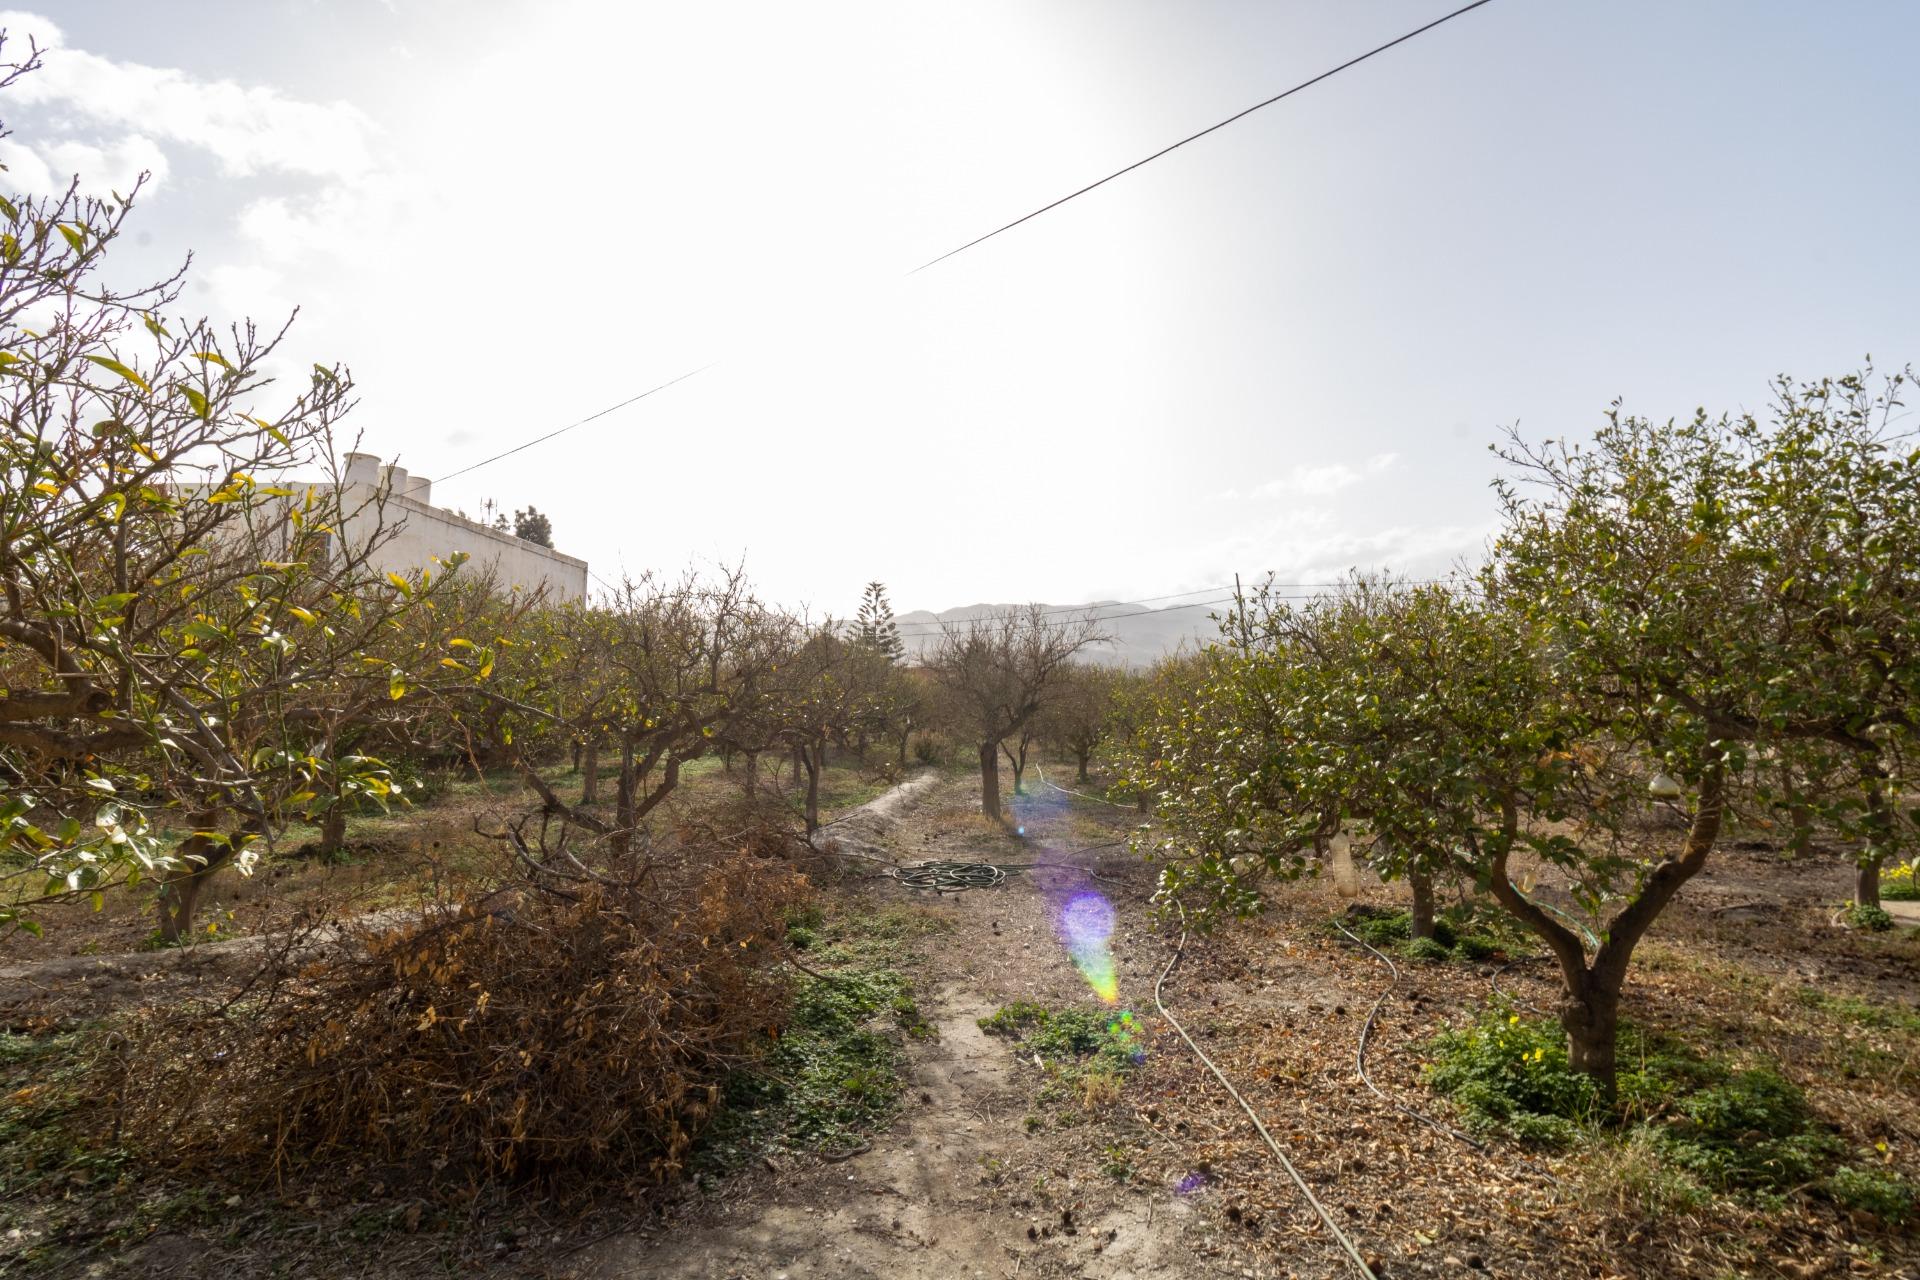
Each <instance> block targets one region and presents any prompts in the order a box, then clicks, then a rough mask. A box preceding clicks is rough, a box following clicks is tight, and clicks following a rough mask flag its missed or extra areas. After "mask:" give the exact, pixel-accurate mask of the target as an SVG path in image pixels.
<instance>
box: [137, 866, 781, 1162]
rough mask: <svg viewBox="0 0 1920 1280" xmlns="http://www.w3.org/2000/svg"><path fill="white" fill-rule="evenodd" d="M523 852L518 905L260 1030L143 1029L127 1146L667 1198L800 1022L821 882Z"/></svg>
mask: <svg viewBox="0 0 1920 1280" xmlns="http://www.w3.org/2000/svg"><path fill="white" fill-rule="evenodd" d="M515 834H516V843H518V845H519V852H520V858H519V861H520V863H521V864H522V871H523V874H522V875H520V876H519V877H517V879H516V881H515V882H514V883H513V884H511V885H505V886H502V887H501V888H500V889H497V890H496V891H495V892H493V893H491V894H488V895H486V896H484V897H482V898H477V899H471V900H469V901H467V902H466V903H463V904H460V905H457V906H445V907H441V908H437V909H434V910H430V911H429V912H427V913H426V914H425V915H423V916H422V918H421V919H420V920H418V921H417V922H415V923H413V924H409V925H407V926H405V927H401V928H396V929H390V930H387V931H385V932H379V933H364V934H362V935H360V936H358V937H356V938H353V939H351V940H349V941H348V942H346V943H343V944H341V945H339V946H337V947H335V948H334V949H333V950H332V951H331V952H330V953H329V954H327V955H326V956H325V957H324V958H322V959H320V960H319V961H317V962H315V963H312V964H309V965H308V966H307V967H306V968H305V969H304V970H303V971H302V972H301V973H300V974H299V975H298V976H297V977H296V978H295V979H293V980H291V981H288V982H286V983H283V984H281V985H280V986H279V987H278V988H277V989H276V990H275V991H274V993H273V994H272V995H271V996H270V997H269V998H265V999H263V1000H262V1001H261V1002H260V1003H259V1004H258V1006H257V1007H255V1008H253V1009H251V1010H247V1011H245V1012H244V1013H241V1012H238V1011H236V1012H229V1014H228V1015H227V1016H225V1017H216V1016H209V1015H207V1014H205V1013H202V1014H199V1015H189V1014H187V1013H184V1012H181V1011H174V1012H172V1013H154V1014H149V1015H147V1016H146V1017H144V1018H142V1019H140V1020H138V1021H137V1022H136V1023H135V1024H134V1025H133V1026H132V1027H131V1028H130V1029H129V1030H128V1033H127V1035H128V1039H127V1041H126V1042H125V1045H124V1051H123V1052H122V1053H121V1054H119V1055H118V1061H119V1062H120V1063H121V1064H122V1065H121V1066H120V1067H119V1068H118V1069H117V1073H116V1074H117V1078H116V1080H115V1081H114V1082H113V1083H114V1094H115V1096H116V1098H117V1106H116V1108H115V1109H116V1111H117V1123H118V1124H119V1126H120V1127H121V1130H122V1134H123V1138H124V1139H125V1140H127V1141H129V1142H131V1143H133V1144H135V1145H138V1146H141V1147H144V1148H146V1149H148V1150H149V1151H152V1152H154V1153H164V1154H167V1155H170V1156H172V1157H174V1158H177V1159H180V1160H183V1161H186V1162H189V1163H191V1162H194V1161H196V1160H212V1161H217V1162H219V1163H220V1164H222V1165H224V1166H228V1167H231V1166H232V1165H234V1164H235V1163H238V1164H241V1165H244V1166H246V1167H248V1168H250V1169H254V1170H257V1171H259V1172H261V1173H264V1174H270V1175H271V1176H274V1177H283V1176H285V1175H287V1174H289V1173H291V1172H293V1171H295V1170H300V1171H302V1172H303V1173H308V1174H310V1173H311V1171H312V1169H313V1168H315V1167H317V1166H319V1165H321V1164H322V1163H331V1164H334V1165H341V1166H353V1167H359V1168H368V1169H371V1168H376V1167H377V1168H387V1169H400V1170H411V1171H413V1173H414V1176H416V1177H418V1178H421V1179H424V1180H427V1181H431V1182H434V1183H439V1184H452V1185H459V1186H471V1185H474V1184H476V1183H481V1182H487V1181H494V1180H536V1181H542V1182H545V1183H547V1184H549V1185H553V1186H559V1185H560V1184H561V1182H562V1181H563V1175H574V1176H573V1177H571V1178H566V1179H564V1180H565V1181H566V1183H567V1185H570V1186H573V1187H575V1188H577V1187H579V1186H580V1185H582V1183H581V1176H582V1175H584V1176H586V1177H589V1178H590V1179H591V1181H592V1182H593V1183H594V1184H595V1185H600V1186H604V1185H606V1184H607V1183H608V1182H609V1181H617V1182H621V1183H625V1184H628V1185H631V1184H635V1183H646V1184H653V1183H659V1182H663V1181H666V1180H668V1179H670V1178H672V1177H673V1176H674V1175H675V1174H677V1173H678V1172H679V1170H680V1169H681V1168H682V1166H683V1164H684V1162H685V1160H686V1157H687V1155H688V1152H689V1149H690V1148H691V1146H692V1144H693V1142H694V1139H695V1137H696V1136H697V1135H698V1134H699V1132H700V1130H701V1128H702V1127H703V1126H704V1125H705V1124H706V1123H707V1121H708V1120H709V1119H710V1118H711V1117H712V1115H713V1112H714V1110H715V1107H716V1104H717V1102H718V1099H719V1085H720V1082H721V1080H722V1079H723V1078H724V1077H725V1075H726V1074H727V1073H728V1072H729V1071H730V1070H732V1069H734V1068H736V1067H738V1066H740V1065H742V1064H744V1063H746V1062H748V1061H750V1060H752V1059H753V1058H754V1057H756V1056H757V1055H758V1054H759V1053H760V1052H762V1051H763V1050H764V1049H765V1048H766V1047H767V1046H768V1045H769V1044H770V1043H772V1038H773V1036H774V1035H776V1034H777V1032H778V1030H779V1028H780V1026H781V1025H782V1023H783V1021H784V1018H785V1014H786V1010H787V1007H788V989H787V984H786V981H785V980H784V979H783V978H782V977H781V975H780V973H779V972H778V971H777V970H776V969H775V967H774V962H775V961H776V960H778V959H779V958H780V956H781V955H782V954H783V946H784V944H783V942H782V936H783V935H782V922H783V920H784V919H785V918H786V916H787V915H788V913H789V912H790V911H792V910H793V909H794V908H795V907H796V906H797V905H799V904H800V902H801V901H802V900H803V899H804V898H805V896H806V894H807V885H806V881H805V880H804V878H802V877H800V876H799V875H797V874H795V873H793V872H792V871H791V870H789V869H787V868H785V867H783V866H781V865H779V864H777V863H770V862H768V861H767V860H765V859H763V858H760V857H756V856H753V855H752V854H750V853H746V852H743V851H742V850H741V849H740V847H738V845H735V844H727V845H712V844H706V845H698V846H688V845H685V844H680V845H676V846H675V849H674V850H673V851H672V853H671V855H670V856H665V857H662V856H655V855H654V854H652V853H648V854H645V855H642V856H640V857H637V858H635V859H633V860H632V862H631V863H630V864H629V865H628V867H627V868H626V871H625V873H624V874H623V875H620V876H615V875H612V874H610V873H608V872H607V871H606V870H605V869H604V866H602V867H594V866H593V865H592V864H591V863H590V862H589V861H583V860H582V859H581V858H580V857H579V856H577V855H576V854H575V853H573V852H572V851H571V850H568V849H567V848H566V847H565V843H564V842H561V843H560V844H559V846H558V847H557V848H555V849H551V850H550V849H547V848H546V847H545V841H544V840H542V841H541V842H540V843H541V851H540V853H539V854H537V855H536V854H534V853H533V852H532V851H531V850H530V849H529V848H528V847H527V845H526V843H525V842H523V841H519V840H518V839H517V833H515Z"/></svg>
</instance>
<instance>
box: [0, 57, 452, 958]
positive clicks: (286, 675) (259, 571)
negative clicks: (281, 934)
mask: <svg viewBox="0 0 1920 1280" xmlns="http://www.w3.org/2000/svg"><path fill="white" fill-rule="evenodd" d="M14 74H16V75H17V74H19V72H18V71H16V72H15V73H14ZM9 82H10V80H9ZM143 186H144V180H143V181H142V182H137V183H136V184H135V185H134V188H133V190H132V191H131V192H130V193H129V194H128V195H126V196H124V197H122V196H115V197H112V198H110V199H95V198H90V197H84V196H82V195H81V194H80V193H79V191H78V189H77V187H76V186H70V187H69V188H68V189H67V190H66V191H65V192H64V193H62V194H59V195H55V196H49V197H44V198H37V199H25V198H13V199H7V198H0V686H4V696H0V768H3V769H4V772H5V775H6V776H7V778H8V781H9V785H8V787H7V791H6V794H5V796H4V798H0V852H4V853H6V854H7V855H9V857H8V861H7V863H6V865H7V867H8V868H9V872H8V874H9V876H31V877H37V878H40V879H41V880H43V882H44V884H45V887H46V889H47V892H48V894H49V895H52V896H55V897H62V896H76V895H95V901H96V902H97V901H98V897H97V895H98V893H99V892H100V891H101V890H103V889H104V888H106V887H107V886H108V885H110V884H113V883H116V882H120V881H129V882H130V881H136V880H152V881H156V882H157V883H158V890H159V892H158V895H157V897H158V915H159V925H160V932H161V934H162V935H163V936H165V937H167V938H169V939H173V938H178V937H180V936H181V935H182V934H183V933H184V932H185V931H186V930H187V928H188V927H189V926H190V925H191V923H192V919H193V915H194V912H195V909H196V905H197V902H198V900H199V898H200V896H201V894H202V892H203V890H204V886H205V885H206V883H207V882H208V880H209V879H210V878H211V877H212V876H213V875H214V874H215V873H216V872H217V871H218V870H219V869H220V868H222V867H224V866H226V865H234V866H237V867H239V868H240V869H241V870H243V871H245V870H247V869H249V868H250V867H251V865H252V862H253V860H254V859H255V858H256V856H257V854H258V850H259V847H260V846H261V845H262V844H264V843H269V842H270V841H271V840H272V838H273V835H274V832H275V831H276V830H277V829H279V828H280V827H282V826H283V825H284V824H285V823H286V822H287V821H289V820H290V819H291V818H293V817H296V816H302V815H304V814H307V813H310V812H312V811H313V806H314V805H315V804H316V803H317V802H318V800H319V798H320V796H321V794H322V792H323V791H327V792H331V793H332V794H334V795H351V794H367V795H372V796H376V797H378V796H384V795H385V794H387V793H388V792H389V791H390V790H391V783H390V778H389V774H388V771H387V769H386V767H385V765H384V764H383V763H382V762H381V761H379V760H378V759H375V758H372V757H370V756H366V755H363V754H360V753H357V752H353V751H343V750H339V749H338V748H339V745H340V743H339V738H338V736H337V735H332V736H330V735H329V734H328V733H327V732H326V731H325V729H324V727H323V726H324V725H325V724H328V723H333V724H340V723H344V716H343V714H342V713H341V711H340V707H341V702H340V700H341V699H345V700H347V701H350V702H351V703H352V704H353V705H354V706H355V707H357V708H359V709H360V713H361V714H370V713H371V711H370V708H372V707H377V706H384V705H387V704H392V703H395V702H397V701H399V700H401V698H403V697H404V696H405V695H406V694H407V692H408V691H409V690H410V689H411V688H412V687H413V686H414V685H415V684H416V683H417V682H418V680H419V678H420V674H419V668H420V666H422V665H423V664H424V665H425V666H427V667H433V666H435V665H436V661H437V659H438V657H439V656H440V654H441V653H443V652H444V650H438V651H431V646H432V640H431V635H430V633H429V632H418V631H416V632H409V631H408V630H407V620H408V619H409V617H410V615H413V614H415V613H417V612H419V611H421V610H423V609H425V608H426V607H427V606H428V604H429V602H430V600H431V598H432V596H433V594H434V593H435V592H436V591H437V590H438V589H439V585H440V584H441V583H443V582H444V579H445V575H444V573H442V574H441V575H440V576H439V578H438V579H436V578H435V577H434V575H433V573H432V571H431V568H429V569H427V570H424V571H422V572H417V573H414V574H412V575H410V576H408V575H400V574H386V573H382V572H380V571H377V570H376V569H374V567H373V560H374V558H375V556H376V554H377V553H378V550H379V548H380V547H381V546H382V545H383V544H384V542H385V541H386V540H387V538H389V537H390V536H391V531H390V530H387V529H385V528H384V527H383V526H382V525H381V524H380V521H379V516H378V512H377V511H375V512H365V513H355V512H348V511H344V510H342V509H341V506H340V501H339V498H338V493H339V486H338V484H337V481H338V478H339V476H338V470H337V468H336V467H335V465H334V453H333V448H332V443H333V436H334V431H335V428H336V425H337V423H338V422H339V420H340V417H341V415H342V414H343V413H344V412H345V411H346V409H347V407H348V406H349V404H350V403H351V399H352V394H351V392H352V388H351V383H350V381H349V379H348V377H347V375H346V373H345V371H344V370H341V369H338V368H330V367H323V366H315V367H314V368H313V371H312V375H311V378H310V380H309V382H308V385H306V386H305V387H303V388H300V389H298V390H297V391H295V392H293V393H292V394H291V395H289V396H288V397H287V401H286V403H285V405H284V407H283V408H281V409H280V410H279V411H278V412H277V413H275V414H274V415H273V416H271V417H268V416H263V409H262V408H261V402H262V401H263V400H264V399H265V398H266V397H267V395H268V394H269V390H270V388H269V383H268V380H267V379H266V377H265V376H264V374H263V373H262V369H263V368H264V367H265V366H266V365H267V364H268V363H269V362H270V361H271V360H272V359H273V357H274V356H275V355H276V353H277V351H278V349H279V343H280V341H281V337H282V336H283V335H282V334H271V335H268V334H263V333H262V332H261V331H260V330H258V329H256V328H254V327H253V326H252V325H246V326H243V327H240V328H239V329H237V330H235V331H233V332H231V333H225V334H223V333H222V332H221V331H220V330H218V329H217V328H216V327H215V326H213V325H212V324H210V323H208V322H207V321H204V320H200V321H185V320H180V319H174V318H171V317H168V316H167V315H166V312H167V310H168V309H169V308H170V307H171V306H172V305H173V304H174V303H175V302H176V301H177V299H178V297H179V294H180V288H181V282H182V280H183V278H184V273H176V274H175V275H173V276H171V277H169V278H167V279H165V280H162V281H159V282H156V283H154V284H151V285H147V286H144V287H139V288H134V289H130V290H128V289H122V288H120V287H118V286H117V285H114V284H112V283H110V282H108V280H107V279H106V278H105V275H104V272H103V263H104V260H105V256H106V253H107V250H108V248H109V246H110V245H112V244H113V243H114V242H115V241H116V240H117V239H118V237H119V236H120V234H121V233H122V230H123V228H124V226H125V224H126V220H127V218H128V216H129V214H130V212H131V210H132V208H133V205H134V202H135V200H136V199H137V197H138V196H139V194H140V191H141V190H142V189H143ZM301 470H306V471H308V472H309V474H311V472H312V471H314V470H318V471H319V472H320V473H322V475H323V476H324V477H325V478H326V480H327V481H328V482H327V483H321V484H316V485H309V484H304V483H300V482H297V481H294V480H291V479H288V477H289V476H290V475H292V474H295V473H297V472H299V471H301ZM356 517H358V518H357V519H356ZM350 523H351V524H353V525H354V526H355V527H356V529H357V532H356V533H355V535H354V536H353V537H347V536H346V533H345V531H346V529H347V527H348V525H349V524H350ZM421 646H426V648H422V647H421ZM370 691H373V696H371V697H368V696H366V695H367V694H368V693H369V692H370ZM169 829H171V831H172V833H173V834H169ZM183 830H184V832H185V834H184V836H182V835H180V834H178V833H179V832H181V831H183ZM9 896H10V897H11V896H12V895H9ZM6 914H7V916H8V917H9V918H15V919H19V918H21V917H20V916H19V914H18V910H17V909H9V911H8V912H7V913H6Z"/></svg>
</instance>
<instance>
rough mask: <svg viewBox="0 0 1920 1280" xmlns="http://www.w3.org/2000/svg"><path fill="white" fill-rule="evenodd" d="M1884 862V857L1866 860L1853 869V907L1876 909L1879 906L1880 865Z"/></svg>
mask: <svg viewBox="0 0 1920 1280" xmlns="http://www.w3.org/2000/svg"><path fill="white" fill-rule="evenodd" d="M1885 861H1886V858H1885V857H1884V856H1882V857H1877V858H1868V859H1866V860H1865V861H1863V862H1861V863H1860V864H1859V866H1857V867H1855V868H1854V872H1853V905H1854V906H1856V907H1877V906H1879V905H1880V864H1881V863H1883V862H1885Z"/></svg>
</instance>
